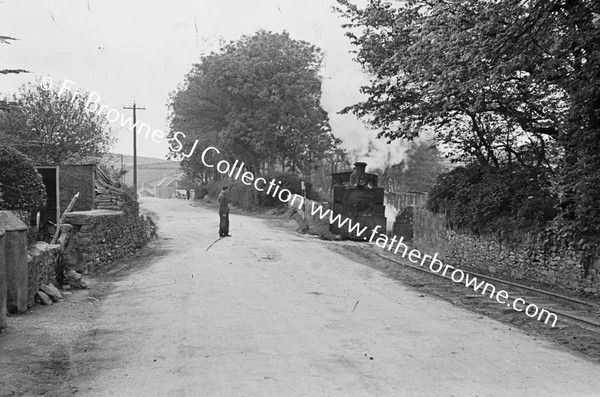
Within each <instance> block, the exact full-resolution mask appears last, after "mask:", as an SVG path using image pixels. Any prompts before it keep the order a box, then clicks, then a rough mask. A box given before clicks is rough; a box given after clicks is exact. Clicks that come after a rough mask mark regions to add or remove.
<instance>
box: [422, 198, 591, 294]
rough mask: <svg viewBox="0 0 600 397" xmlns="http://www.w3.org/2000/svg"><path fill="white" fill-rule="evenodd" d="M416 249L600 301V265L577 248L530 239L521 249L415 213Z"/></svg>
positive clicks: (466, 266)
mask: <svg viewBox="0 0 600 397" xmlns="http://www.w3.org/2000/svg"><path fill="white" fill-rule="evenodd" d="M413 225H414V244H415V245H416V246H417V247H418V248H419V249H420V250H421V251H422V252H425V253H427V254H430V255H433V254H434V253H435V252H437V253H439V254H440V257H441V258H442V260H443V261H444V263H446V264H450V265H452V266H455V267H458V268H463V269H467V270H472V271H474V272H479V273H483V274H487V275H490V276H495V277H498V278H503V279H507V280H513V281H516V282H520V283H525V284H527V283H531V282H533V283H540V284H542V285H545V286H547V287H549V288H550V289H553V290H568V291H572V292H578V293H587V294H591V295H594V296H600V274H599V273H600V260H599V259H595V260H588V258H587V257H586V253H585V252H584V251H582V250H580V249H575V248H574V247H573V244H570V245H566V246H565V245H560V244H558V243H557V242H551V243H548V242H547V241H540V239H539V237H537V236H535V235H529V236H525V237H524V239H523V240H522V242H520V243H518V244H508V243H506V242H500V241H498V240H497V239H494V238H493V237H489V236H487V237H480V236H473V235H470V234H467V233H460V232H457V231H455V230H452V229H451V228H450V227H448V225H447V224H446V220H445V217H444V216H443V215H438V214H433V213H431V212H429V211H427V210H426V209H424V208H415V209H414V219H413Z"/></svg>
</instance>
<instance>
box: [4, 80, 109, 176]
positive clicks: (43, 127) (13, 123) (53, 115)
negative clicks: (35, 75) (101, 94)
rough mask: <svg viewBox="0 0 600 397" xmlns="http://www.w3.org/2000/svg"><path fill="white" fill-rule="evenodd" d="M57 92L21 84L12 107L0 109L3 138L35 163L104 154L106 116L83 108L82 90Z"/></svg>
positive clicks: (56, 162) (62, 162) (68, 160)
mask: <svg viewBox="0 0 600 397" xmlns="http://www.w3.org/2000/svg"><path fill="white" fill-rule="evenodd" d="M58 91H59V89H58V87H57V88H53V89H51V90H44V89H43V88H42V87H41V85H40V84H39V82H36V83H29V84H26V85H24V86H22V87H21V89H20V90H19V93H18V94H15V95H14V96H13V98H12V100H11V102H13V103H14V104H15V105H14V109H13V110H11V111H8V112H0V133H2V134H3V135H4V136H5V140H6V141H7V142H9V143H11V144H12V146H14V147H15V148H17V149H18V150H19V151H20V152H22V153H24V154H26V155H27V156H28V157H30V158H31V159H32V160H33V161H34V163H36V164H38V165H42V164H43V165H60V164H69V163H74V162H80V161H83V160H86V159H89V158H91V157H100V156H102V155H103V154H105V153H107V151H108V149H109V147H110V145H111V144H112V142H113V137H112V134H111V131H110V129H109V127H108V121H107V120H106V118H105V117H104V116H102V115H100V114H98V113H94V112H89V111H87V110H86V109H85V100H84V98H86V97H87V94H86V93H81V92H80V93H78V95H77V96H76V95H75V94H74V93H66V92H65V93H62V95H59V94H58ZM74 99H75V100H74Z"/></svg>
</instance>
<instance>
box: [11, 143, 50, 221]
mask: <svg viewBox="0 0 600 397" xmlns="http://www.w3.org/2000/svg"><path fill="white" fill-rule="evenodd" d="M44 205H46V187H45V186H44V183H43V182H42V176H41V175H40V174H39V173H38V172H37V171H36V169H35V166H34V164H33V163H32V162H31V160H30V159H29V158H28V157H26V156H25V155H24V154H22V153H21V152H19V151H17V150H15V149H12V148H8V147H5V146H0V210H11V211H27V212H35V211H38V210H39V209H40V208H43V207H44Z"/></svg>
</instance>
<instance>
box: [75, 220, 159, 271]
mask: <svg viewBox="0 0 600 397" xmlns="http://www.w3.org/2000/svg"><path fill="white" fill-rule="evenodd" d="M65 222H67V223H69V224H71V225H72V226H73V232H72V235H71V239H73V241H71V243H70V246H71V247H73V248H71V251H70V252H69V253H68V257H69V258H71V260H72V262H73V263H69V264H68V265H69V266H71V267H73V268H74V269H75V270H77V271H78V272H84V273H85V272H89V271H91V272H95V271H97V270H102V269H103V268H105V267H106V266H107V265H109V264H110V263H112V262H114V261H115V260H118V259H121V258H124V257H127V256H130V255H131V254H133V253H134V252H135V251H137V250H138V249H139V248H140V247H142V246H143V245H144V243H145V242H146V241H147V240H148V239H149V238H150V237H151V236H152V235H153V233H154V225H153V223H152V221H151V220H150V219H149V218H147V217H145V216H144V215H137V211H111V210H93V211H82V212H72V213H69V214H67V217H66V219H65ZM73 251H74V252H73Z"/></svg>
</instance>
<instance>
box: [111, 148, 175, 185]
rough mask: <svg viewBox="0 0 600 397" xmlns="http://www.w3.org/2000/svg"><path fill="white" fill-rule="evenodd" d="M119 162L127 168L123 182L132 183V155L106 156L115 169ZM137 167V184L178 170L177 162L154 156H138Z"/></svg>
mask: <svg viewBox="0 0 600 397" xmlns="http://www.w3.org/2000/svg"><path fill="white" fill-rule="evenodd" d="M121 159H122V160H121ZM121 162H122V163H123V168H124V169H125V170H127V171H128V172H127V174H125V183H126V184H127V185H132V184H133V156H130V155H127V154H124V155H121V154H116V153H112V154H111V155H109V157H108V158H107V163H108V165H109V166H112V167H113V168H115V169H118V170H120V169H121ZM137 168H138V175H137V176H138V185H140V186H141V185H142V184H144V183H149V182H152V181H156V180H158V179H161V178H163V177H165V176H170V175H174V174H177V173H179V172H180V168H179V163H178V162H175V161H167V160H163V159H159V158H155V157H139V156H138V158H137Z"/></svg>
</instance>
